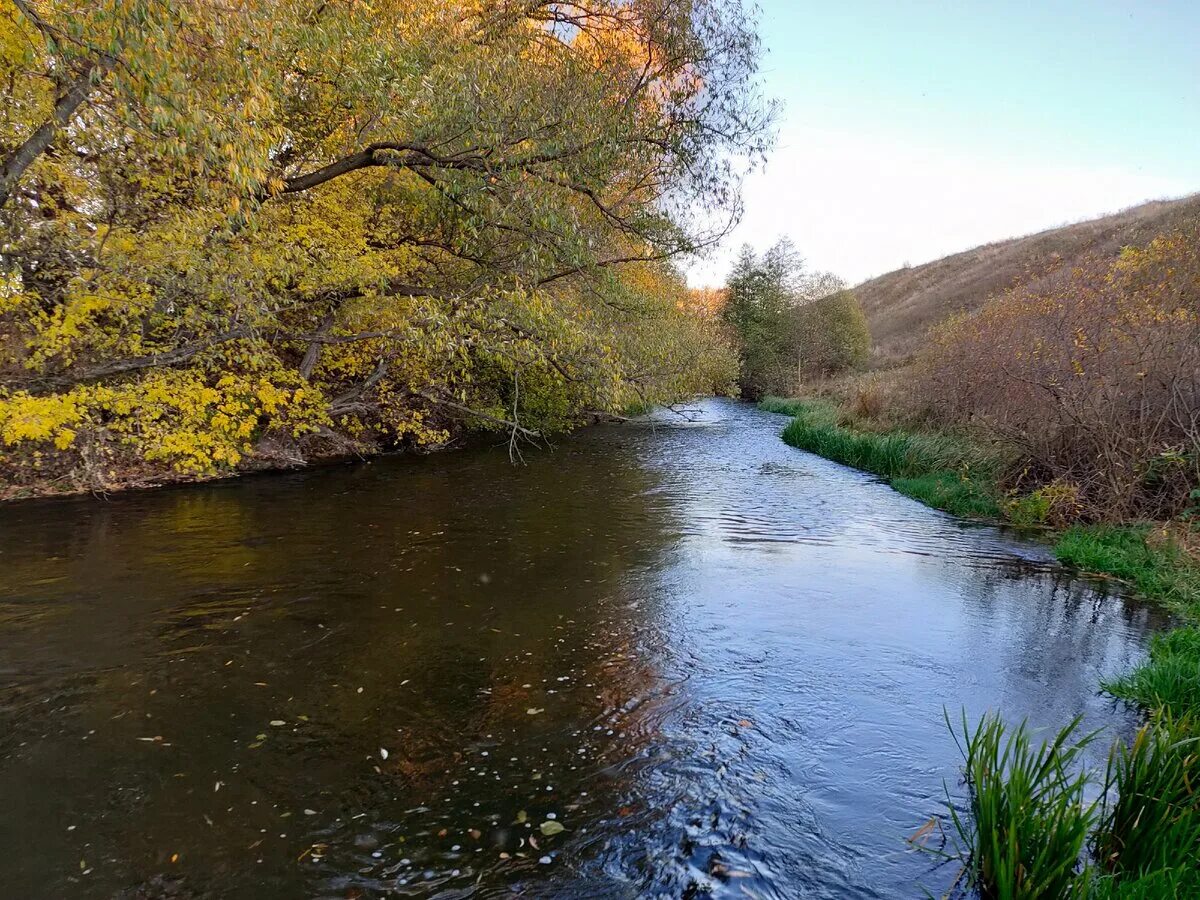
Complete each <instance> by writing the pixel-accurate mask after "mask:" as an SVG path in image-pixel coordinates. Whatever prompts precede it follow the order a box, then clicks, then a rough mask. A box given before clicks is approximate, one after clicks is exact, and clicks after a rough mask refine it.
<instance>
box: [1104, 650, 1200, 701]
mask: <svg viewBox="0 0 1200 900" xmlns="http://www.w3.org/2000/svg"><path fill="white" fill-rule="evenodd" d="M1104 689H1105V690H1106V691H1108V692H1109V693H1110V694H1112V695H1113V696H1114V697H1120V698H1121V699H1122V700H1126V701H1128V702H1130V703H1133V704H1136V705H1137V706H1140V707H1142V708H1143V709H1150V710H1159V709H1161V710H1164V711H1165V712H1166V713H1167V714H1168V715H1171V716H1173V717H1175V718H1180V719H1182V718H1184V717H1188V718H1191V719H1193V720H1195V721H1200V629H1197V628H1176V629H1175V630H1173V631H1168V632H1167V633H1165V634H1160V635H1158V636H1156V637H1155V638H1154V640H1153V641H1152V642H1151V644H1150V658H1149V659H1148V660H1146V662H1144V663H1142V664H1141V665H1140V666H1138V667H1137V668H1136V669H1134V670H1133V671H1132V672H1129V673H1127V674H1125V675H1122V676H1121V677H1120V678H1117V679H1115V680H1113V681H1108V682H1105V684H1104Z"/></svg>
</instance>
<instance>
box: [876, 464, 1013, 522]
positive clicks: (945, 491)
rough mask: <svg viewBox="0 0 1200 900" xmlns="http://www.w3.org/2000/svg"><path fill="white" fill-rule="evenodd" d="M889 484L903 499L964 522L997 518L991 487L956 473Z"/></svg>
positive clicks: (945, 473) (894, 479)
mask: <svg viewBox="0 0 1200 900" xmlns="http://www.w3.org/2000/svg"><path fill="white" fill-rule="evenodd" d="M891 485H892V487H894V488H895V489H896V490H898V491H899V492H900V493H902V494H904V495H905V496H906V497H912V498H913V499H914V500H919V501H920V502H921V503H924V504H925V505H926V506H932V507H933V508H934V509H942V510H945V511H946V512H948V513H951V514H953V515H956V516H962V517H963V518H965V519H994V518H996V517H997V516H999V515H1000V505H999V504H998V503H997V502H996V495H995V492H994V491H993V490H992V488H991V486H990V485H989V484H988V483H987V482H986V481H981V480H978V479H972V478H964V477H963V476H962V475H960V474H959V473H957V472H939V473H938V474H936V475H922V476H920V477H917V478H893V479H892V480H891Z"/></svg>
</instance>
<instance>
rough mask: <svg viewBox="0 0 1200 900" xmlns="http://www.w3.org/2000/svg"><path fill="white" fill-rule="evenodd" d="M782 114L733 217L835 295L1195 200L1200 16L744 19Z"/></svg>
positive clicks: (898, 11)
mask: <svg viewBox="0 0 1200 900" xmlns="http://www.w3.org/2000/svg"><path fill="white" fill-rule="evenodd" d="M759 2H760V5H761V10H762V16H761V20H760V33H761V35H762V37H763V42H764V45H765V49H766V55H765V58H764V60H763V80H764V87H765V89H766V92H767V94H768V95H770V96H773V97H776V98H778V99H779V100H780V101H782V103H783V109H782V110H781V114H780V118H779V123H778V125H779V138H778V143H777V146H776V148H775V149H774V150H773V152H772V153H771V155H770V157H769V161H768V163H767V165H766V167H765V168H764V169H762V170H760V171H758V172H756V173H754V174H752V175H751V176H750V177H749V179H748V180H747V183H746V185H745V191H744V201H745V206H746V212H745V216H744V218H743V220H742V222H741V224H740V225H739V226H738V228H737V230H736V231H735V232H734V233H733V234H732V235H731V236H730V237H729V238H728V239H727V240H726V242H725V243H724V244H723V245H722V247H721V248H720V249H719V250H718V251H717V252H716V253H714V254H713V255H712V256H711V258H709V259H707V260H705V261H702V262H700V263H698V264H696V265H695V266H693V267H692V268H691V269H690V270H689V273H688V274H689V281H690V282H691V283H692V284H694V285H706V284H719V283H721V282H722V281H723V280H724V276H725V274H726V272H727V271H728V267H729V262H730V260H731V258H732V256H733V255H734V254H735V253H736V251H737V248H738V247H740V246H741V245H742V244H744V243H749V244H751V245H752V246H754V247H755V248H757V249H759V250H763V249H766V248H767V247H768V246H770V245H771V244H773V243H774V242H775V241H776V240H777V239H778V238H780V237H783V236H787V237H790V238H791V239H792V241H793V242H794V243H795V244H796V246H797V248H798V249H799V250H800V252H801V254H802V255H803V256H804V257H805V258H806V259H807V261H808V264H809V266H810V267H811V268H814V269H819V270H827V271H832V272H834V273H835V274H837V275H840V276H841V277H842V278H844V279H846V280H847V281H848V282H850V283H852V284H853V283H857V282H859V281H862V280H864V279H865V278H868V277H871V276H874V275H879V274H882V273H884V272H888V271H891V270H893V269H897V268H899V267H901V266H903V265H905V264H913V265H915V264H918V263H922V262H927V261H929V260H931V259H937V258H938V257H941V256H945V255H947V254H949V253H953V252H956V251H958V250H966V249H969V248H971V247H975V246H978V245H979V244H983V243H987V242H989V241H994V240H1000V239H1003V238H1006V237H1013V236H1016V235H1022V234H1030V233H1033V232H1036V231H1040V230H1042V229H1045V228H1051V227H1054V226H1057V225H1061V224H1065V223H1068V222H1075V221H1080V220H1082V219H1088V218H1093V217H1095V216H1097V215H1102V214H1104V213H1107V212H1115V211H1117V210H1119V209H1123V208H1125V207H1128V206H1132V205H1134V204H1136V203H1139V202H1141V201H1144V200H1147V199H1155V198H1162V197H1178V196H1183V195H1185V194H1190V193H1194V192H1197V191H1200V52H1197V50H1198V48H1200V0H1161V2H1155V0H1139V2H1121V0H991V2H985V0H961V2H954V3H951V2H934V0H905V2H899V0H891V2H883V0H821V2H811V0H759Z"/></svg>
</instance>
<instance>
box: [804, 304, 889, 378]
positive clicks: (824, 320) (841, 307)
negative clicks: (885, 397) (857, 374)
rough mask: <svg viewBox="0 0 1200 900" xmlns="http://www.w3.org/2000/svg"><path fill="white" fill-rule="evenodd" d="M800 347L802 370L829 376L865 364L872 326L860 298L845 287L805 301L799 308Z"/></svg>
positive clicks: (820, 375) (813, 375) (810, 373)
mask: <svg viewBox="0 0 1200 900" xmlns="http://www.w3.org/2000/svg"><path fill="white" fill-rule="evenodd" d="M796 344H797V347H796V351H797V354H798V356H799V359H800V364H799V365H800V372H801V374H802V375H804V376H808V377H818V378H820V377H826V376H829V375H836V374H838V373H841V372H845V371H846V370H848V369H856V368H859V367H861V366H862V365H864V364H865V363H866V361H867V357H868V355H869V354H870V352H871V330H870V328H869V327H868V325H867V316H866V314H865V313H864V312H863V310H862V306H861V305H859V302H858V298H857V297H855V296H854V293H853V292H852V291H850V290H847V289H845V288H842V289H841V290H837V291H834V292H833V293H832V294H829V295H827V296H824V297H818V298H817V299H815V300H810V301H808V302H807V303H803V304H801V305H800V306H799V308H798V309H797V310H796Z"/></svg>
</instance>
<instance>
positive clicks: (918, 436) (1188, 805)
mask: <svg viewBox="0 0 1200 900" xmlns="http://www.w3.org/2000/svg"><path fill="white" fill-rule="evenodd" d="M760 406H761V407H762V408H763V409H765V410H769V411H771V412H777V413H782V414H785V415H790V416H792V421H791V422H790V423H789V424H788V425H787V427H786V428H785V429H784V431H783V439H784V441H786V442H787V443H788V444H791V445H792V446H794V447H797V448H799V449H801V450H806V451H809V452H811V453H816V454H818V455H820V456H824V457H826V458H828V459H832V460H834V461H836V462H840V463H843V464H845V465H848V466H853V467H854V468H857V469H862V470H864V471H867V472H871V473H873V474H875V475H878V476H879V477H880V478H882V479H884V480H885V481H886V482H887V483H888V484H890V485H891V486H892V487H893V488H895V489H896V490H897V491H900V492H901V493H903V494H906V495H908V496H910V497H912V498H914V499H916V500H919V501H921V502H922V503H925V504H927V505H929V506H932V507H935V508H937V509H941V510H945V511H947V512H949V513H952V514H954V515H959V516H965V517H969V518H976V519H987V520H993V521H998V522H1008V523H1010V524H1015V525H1022V526H1028V525H1031V524H1037V525H1041V524H1043V523H1044V522H1045V521H1046V520H1047V518H1048V513H1049V512H1050V510H1051V509H1052V506H1053V503H1054V496H1053V495H1052V494H1051V493H1049V492H1046V491H1038V492H1034V493H1032V494H1028V495H1025V496H1013V495H1011V494H1010V493H1008V492H1005V491H1003V490H1002V489H1001V487H1000V480H1001V477H1002V475H1003V473H1004V472H1005V470H1006V468H1007V467H1010V466H1011V465H1013V463H1014V460H1012V459H1010V458H1007V457H1006V456H1005V454H1004V453H1003V452H1002V451H1000V450H998V449H992V448H987V447H981V446H979V445H978V444H973V443H972V442H971V441H969V440H966V439H964V438H961V437H958V436H952V435H944V434H935V433H928V432H919V431H907V430H902V429H896V428H887V429H886V430H872V428H871V427H870V425H871V423H864V424H863V425H862V426H861V427H860V426H859V423H854V424H849V423H847V422H845V421H844V420H843V418H842V417H841V415H840V414H839V410H838V408H837V407H836V406H834V405H833V404H832V403H829V402H828V401H824V400H781V399H778V398H768V399H767V400H764V401H763V402H762V403H761V404H760ZM1047 534H1048V536H1049V537H1050V538H1051V539H1052V540H1053V541H1054V552H1055V555H1056V556H1057V557H1058V559H1060V560H1061V561H1063V562H1064V563H1066V564H1068V565H1071V566H1073V567H1075V568H1077V569H1079V570H1080V571H1081V572H1083V573H1086V574H1090V575H1102V576H1105V577H1108V578H1112V579H1115V580H1118V581H1120V582H1121V583H1123V584H1124V585H1126V586H1127V587H1129V588H1130V589H1132V590H1133V591H1135V592H1136V593H1138V594H1139V595H1141V596H1143V597H1145V598H1147V599H1149V600H1152V601H1155V602H1157V603H1160V604H1162V605H1163V606H1165V607H1167V608H1168V609H1170V610H1171V611H1172V612H1174V613H1175V614H1177V615H1178V616H1179V617H1180V618H1181V619H1182V620H1183V621H1184V622H1186V623H1187V624H1185V625H1184V626H1183V627H1180V628H1176V629H1175V630H1173V631H1170V632H1168V633H1166V634H1163V635H1160V636H1158V637H1157V638H1155V640H1154V641H1153V643H1152V646H1151V649H1150V654H1149V659H1148V660H1147V661H1146V662H1144V663H1143V664H1142V665H1141V666H1139V667H1138V668H1137V669H1135V670H1134V671H1132V672H1130V673H1128V674H1126V675H1124V676H1122V677H1120V678H1118V679H1116V680H1114V681H1112V682H1109V683H1106V684H1104V685H1103V688H1104V690H1106V691H1107V692H1109V693H1110V694H1112V695H1113V696H1115V697H1119V698H1121V699H1123V700H1125V701H1127V702H1129V703H1131V704H1134V705H1136V706H1138V707H1140V708H1141V709H1143V710H1144V711H1145V713H1146V717H1147V718H1146V724H1145V726H1144V727H1143V728H1142V730H1141V731H1140V732H1139V733H1138V734H1137V736H1136V737H1135V738H1134V740H1133V741H1132V742H1131V743H1130V744H1129V745H1128V746H1126V745H1125V744H1123V743H1121V742H1118V743H1117V744H1116V745H1115V746H1114V747H1113V748H1112V750H1111V752H1110V757H1109V764H1108V767H1107V770H1106V771H1105V772H1104V773H1103V775H1102V776H1101V775H1100V774H1098V773H1092V772H1082V773H1081V772H1080V771H1079V767H1078V765H1077V761H1078V758H1079V751H1080V749H1081V747H1082V745H1083V744H1084V743H1086V742H1088V741H1090V740H1092V739H1093V737H1094V736H1078V735H1077V734H1076V729H1077V726H1078V723H1077V722H1076V723H1072V724H1071V725H1069V726H1068V727H1067V728H1065V729H1064V730H1063V731H1062V732H1060V733H1059V734H1058V735H1057V736H1056V737H1055V738H1054V739H1052V740H1051V741H1048V742H1044V743H1041V744H1040V746H1038V745H1035V744H1034V742H1033V739H1032V737H1031V736H1030V734H1029V732H1028V730H1027V729H1026V728H1025V726H1024V723H1022V724H1021V725H1019V726H1017V727H1016V728H1012V727H1008V726H1006V725H1005V724H1004V722H1003V721H1002V720H1001V719H1000V718H998V717H997V716H987V717H985V718H984V719H983V720H981V721H980V722H979V724H978V725H977V726H975V727H974V728H972V727H970V726H969V725H968V723H967V722H966V721H965V720H964V721H963V723H962V727H961V731H960V730H958V729H956V734H957V735H959V738H960V742H961V746H962V749H963V755H964V760H965V763H966V765H965V773H966V781H967V786H968V789H969V792H970V808H971V816H970V817H969V818H960V817H959V815H958V814H957V813H956V812H955V811H954V807H953V805H952V804H951V807H950V809H951V818H952V822H953V825H954V831H955V834H954V835H953V838H954V844H955V847H954V849H953V851H952V852H951V854H950V855H951V856H954V857H956V858H958V859H959V860H960V861H961V862H962V864H963V867H964V869H963V871H964V875H965V877H966V879H967V880H968V881H969V882H970V883H971V885H972V886H973V887H974V888H976V889H977V890H978V891H979V892H980V893H981V894H982V895H983V896H988V897H1005V898H1014V900H1015V898H1031V900H1032V898H1046V897H1051V898H1058V897H1102V898H1130V900H1132V898H1159V897H1163V898H1166V897H1184V896H1189V897H1190V896H1200V627H1197V626H1200V564H1198V563H1197V561H1196V560H1195V559H1194V558H1193V557H1192V556H1191V555H1189V553H1188V552H1187V551H1186V550H1184V549H1182V548H1181V547H1180V546H1179V544H1178V543H1176V542H1174V541H1173V540H1171V539H1170V534H1169V532H1161V531H1160V530H1158V529H1155V528H1154V527H1153V526H1151V525H1149V524H1144V523H1130V524H1128V525H1094V524H1075V525H1071V526H1070V527H1067V528H1065V529H1063V530H1050V529H1047ZM1089 781H1094V782H1097V783H1099V784H1100V786H1101V787H1102V790H1101V791H1100V796H1099V798H1098V799H1097V800H1096V801H1094V802H1093V803H1091V804H1084V803H1083V799H1082V798H1083V797H1084V795H1085V785H1086V784H1087V783H1088V782H1089Z"/></svg>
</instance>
